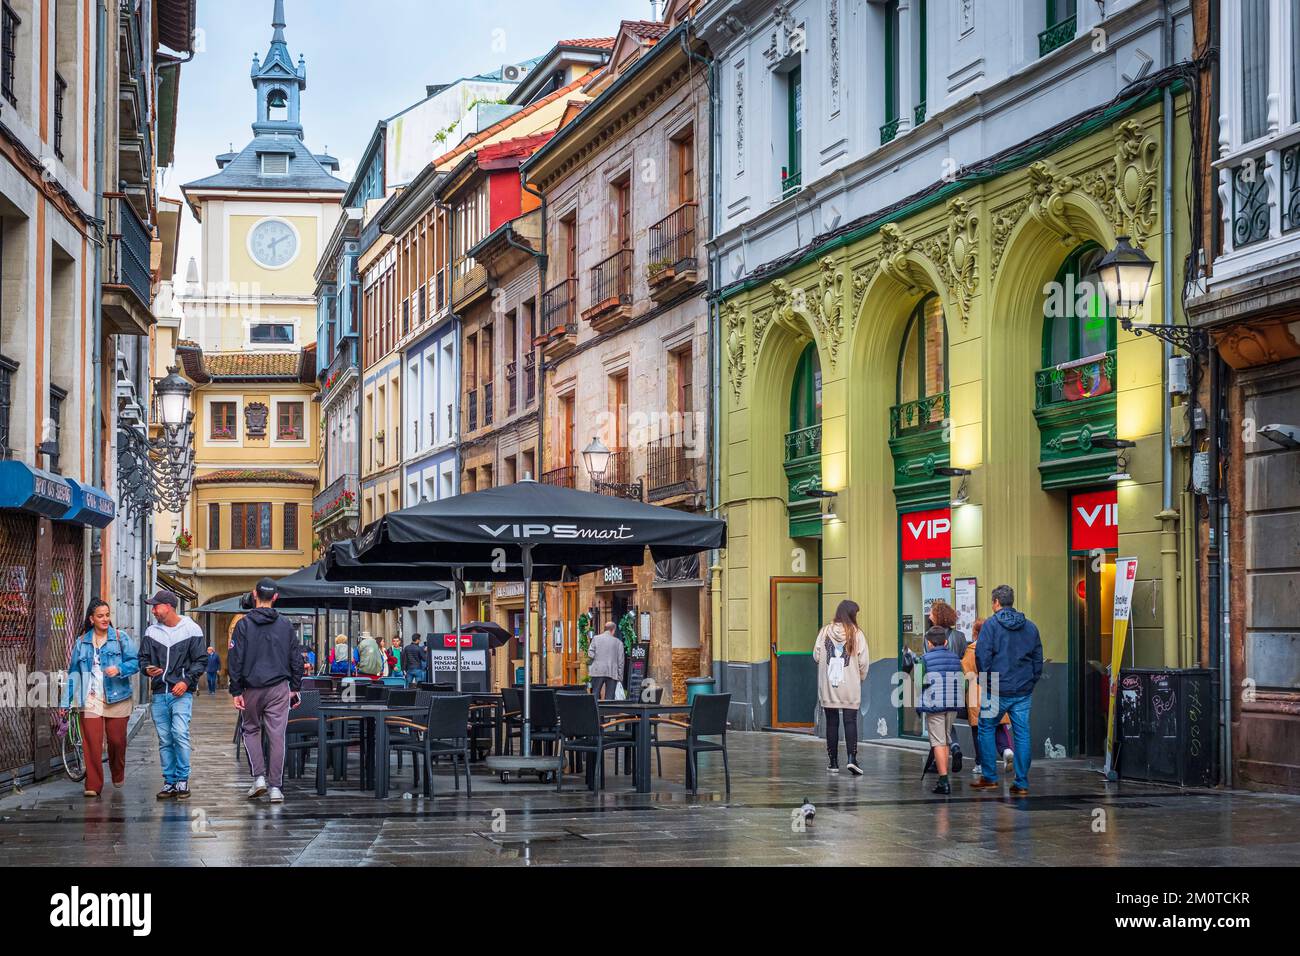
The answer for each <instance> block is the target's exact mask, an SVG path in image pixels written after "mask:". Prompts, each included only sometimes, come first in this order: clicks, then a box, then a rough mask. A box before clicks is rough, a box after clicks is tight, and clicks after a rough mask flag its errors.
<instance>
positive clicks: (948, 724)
mask: <svg viewBox="0 0 1300 956" xmlns="http://www.w3.org/2000/svg"><path fill="white" fill-rule="evenodd" d="M948 640H949V634H948V628H946V627H932V628H930V629H929V630H928V631H926V632H925V642H926V644H927V645H928V646H929V650H927V651H926V652H925V656H924V657H922V658H921V666H922V668H923V669H924V671H925V677H924V678H923V680H922V685H921V700H920V702H919V703H918V704H917V705H916V711H917V713H919V714H920V715H921V716H922V717H924V718H925V729H926V731H927V732H928V733H929V735H930V749H931V750H932V751H933V752H934V765H935V768H936V769H937V770H938V771H939V782H938V783H937V784H935V787H934V790H933V791H932V792H933V793H939V794H943V795H944V796H947V795H949V794H951V793H952V784H951V783H949V781H948V761H949V757H951V755H952V749H951V745H950V741H951V740H952V727H953V723H954V721H955V720H956V719H957V713H958V711H960V710H961V709H962V708H963V707H965V706H966V679H965V675H964V674H962V670H961V658H959V657H958V656H957V655H956V654H954V653H953V652H952V651H951V650H949V649H948V646H947V644H948ZM959 752H960V751H959ZM957 769H958V770H960V769H961V768H960V767H958V768H957Z"/></svg>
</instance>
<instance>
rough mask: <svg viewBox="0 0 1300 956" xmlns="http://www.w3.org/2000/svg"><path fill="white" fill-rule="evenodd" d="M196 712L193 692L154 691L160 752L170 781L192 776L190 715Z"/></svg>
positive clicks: (164, 774) (166, 777) (164, 770)
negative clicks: (178, 693) (178, 694)
mask: <svg viewBox="0 0 1300 956" xmlns="http://www.w3.org/2000/svg"><path fill="white" fill-rule="evenodd" d="M193 713H194V696H193V695H192V694H183V695H181V696H180V697H173V696H172V695H171V694H154V695H153V725H154V727H156V728H157V730H158V756H159V759H160V760H161V761H162V774H163V780H164V781H166V782H167V783H180V782H181V781H182V780H189V779H190V715H191V714H193Z"/></svg>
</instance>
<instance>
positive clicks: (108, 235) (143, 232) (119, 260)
mask: <svg viewBox="0 0 1300 956" xmlns="http://www.w3.org/2000/svg"><path fill="white" fill-rule="evenodd" d="M104 196H105V198H106V199H107V200H108V208H107V212H108V222H107V229H106V231H105V239H106V242H105V253H106V256H105V263H104V268H105V275H104V311H105V317H106V318H107V319H108V320H109V324H110V328H111V331H113V332H117V333H119V334H125V335H144V334H147V333H148V331H149V327H150V326H151V325H153V321H154V319H153V273H152V271H151V269H150V264H149V263H150V253H151V249H152V244H153V238H152V236H150V234H149V231H148V229H146V228H145V225H144V223H143V222H141V221H140V217H139V216H138V215H136V212H135V209H134V208H133V207H132V205H131V203H130V202H129V201H128V200H127V198H126V196H125V195H123V194H121V193H105V194H104Z"/></svg>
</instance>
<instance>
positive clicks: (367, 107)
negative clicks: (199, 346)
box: [162, 0, 650, 278]
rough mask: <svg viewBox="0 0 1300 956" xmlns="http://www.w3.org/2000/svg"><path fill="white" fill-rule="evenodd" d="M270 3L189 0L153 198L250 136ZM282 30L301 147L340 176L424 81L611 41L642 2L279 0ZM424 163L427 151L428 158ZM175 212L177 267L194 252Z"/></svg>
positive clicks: (203, 172)
mask: <svg viewBox="0 0 1300 956" xmlns="http://www.w3.org/2000/svg"><path fill="white" fill-rule="evenodd" d="M273 7H274V4H273V2H272V0H199V4H198V11H199V16H198V20H199V27H200V29H201V30H202V34H201V37H200V44H199V46H200V49H201V51H202V52H199V53H197V54H196V55H195V57H194V60H193V61H192V62H190V63H187V64H186V65H185V67H184V68H183V70H182V72H181V100H180V111H179V121H178V128H177V133H176V164H175V165H174V166H173V167H172V168H171V169H168V170H166V171H165V172H164V175H163V178H162V195H164V196H170V197H176V198H179V197H180V195H181V190H180V187H181V185H182V184H184V183H187V182H192V181H194V180H196V179H201V178H203V177H205V176H209V175H212V174H213V173H215V172H216V171H217V166H216V162H215V157H216V156H217V155H218V154H220V153H224V152H226V151H227V150H229V149H230V148H231V146H232V144H233V146H234V148H235V149H236V150H238V149H241V148H242V147H243V146H245V145H246V144H247V143H248V142H249V140H251V139H252V137H253V131H252V128H251V127H252V123H253V120H254V118H255V115H256V114H255V110H256V105H255V100H254V98H253V86H252V83H251V81H250V79H249V71H250V69H251V67H252V63H253V54H254V52H256V53H257V55H258V56H262V57H264V56H265V55H266V50H267V47H268V46H270V43H271V14H272V10H273ZM285 7H286V10H285V19H286V20H287V21H288V24H289V26H288V29H287V30H286V31H285V35H286V38H287V39H288V41H289V51H290V53H291V54H292V55H293V57H294V60H295V61H296V60H297V58H298V56H299V55H302V56H305V57H306V58H307V91H306V93H304V94H303V105H302V111H303V126H304V128H305V130H306V135H307V145H308V146H309V147H310V148H311V149H312V150H313V151H314V152H317V153H322V152H325V151H326V149H327V148H328V151H329V153H330V155H332V156H336V157H338V158H339V160H340V161H341V162H342V164H343V169H342V171H341V172H340V176H341V177H342V178H344V179H351V177H352V173H353V171H354V169H355V166H356V163H357V162H358V160H359V159H360V154H361V151H362V150H364V149H365V148H366V144H367V143H368V142H369V140H370V136H371V134H372V133H373V132H374V128H375V124H376V123H377V122H379V120H381V119H387V118H388V117H390V116H392V115H393V114H394V113H397V112H398V111H400V110H401V109H403V108H405V107H406V106H409V105H410V104H412V103H414V102H416V101H417V100H420V99H422V98H423V97H424V88H425V86H426V85H429V84H432V83H446V82H450V81H452V80H455V79H457V78H459V77H462V76H470V75H474V74H477V73H486V72H490V71H492V70H495V69H498V68H499V67H500V66H502V65H503V64H505V63H517V62H519V61H521V60H527V59H530V58H532V57H535V56H540V55H541V54H543V53H545V52H546V51H547V50H548V49H550V48H551V47H552V46H553V45H554V44H555V42H556V41H557V40H560V39H569V38H576V37H594V36H612V35H613V34H614V32H615V31H616V30H617V28H618V24H619V21H620V20H622V19H639V18H648V17H649V16H650V0H586V2H584V0H286V4H285ZM430 158H432V157H430ZM199 254H200V241H199V230H198V225H197V223H195V221H194V219H193V218H192V217H191V216H190V214H189V212H188V210H187V211H186V212H185V218H184V223H183V226H182V229H181V242H180V256H179V259H178V266H177V268H178V272H179V275H180V277H181V278H183V277H184V275H185V270H186V266H187V263H188V262H189V260H190V257H191V256H193V257H195V258H198V257H199Z"/></svg>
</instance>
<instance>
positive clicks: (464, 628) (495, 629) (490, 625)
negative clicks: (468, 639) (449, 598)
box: [460, 621, 514, 648]
mask: <svg viewBox="0 0 1300 956" xmlns="http://www.w3.org/2000/svg"><path fill="white" fill-rule="evenodd" d="M460 630H461V633H462V634H486V635H487V639H488V646H489V647H492V648H497V647H504V646H505V645H506V644H508V643H509V642H510V638H512V637H514V635H513V634H511V633H510V632H509V631H507V630H506V629H505V628H504V627H502V626H501V625H500V624H497V623H496V622H495V621H470V622H469V623H468V624H462V625H461V627H460Z"/></svg>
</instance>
